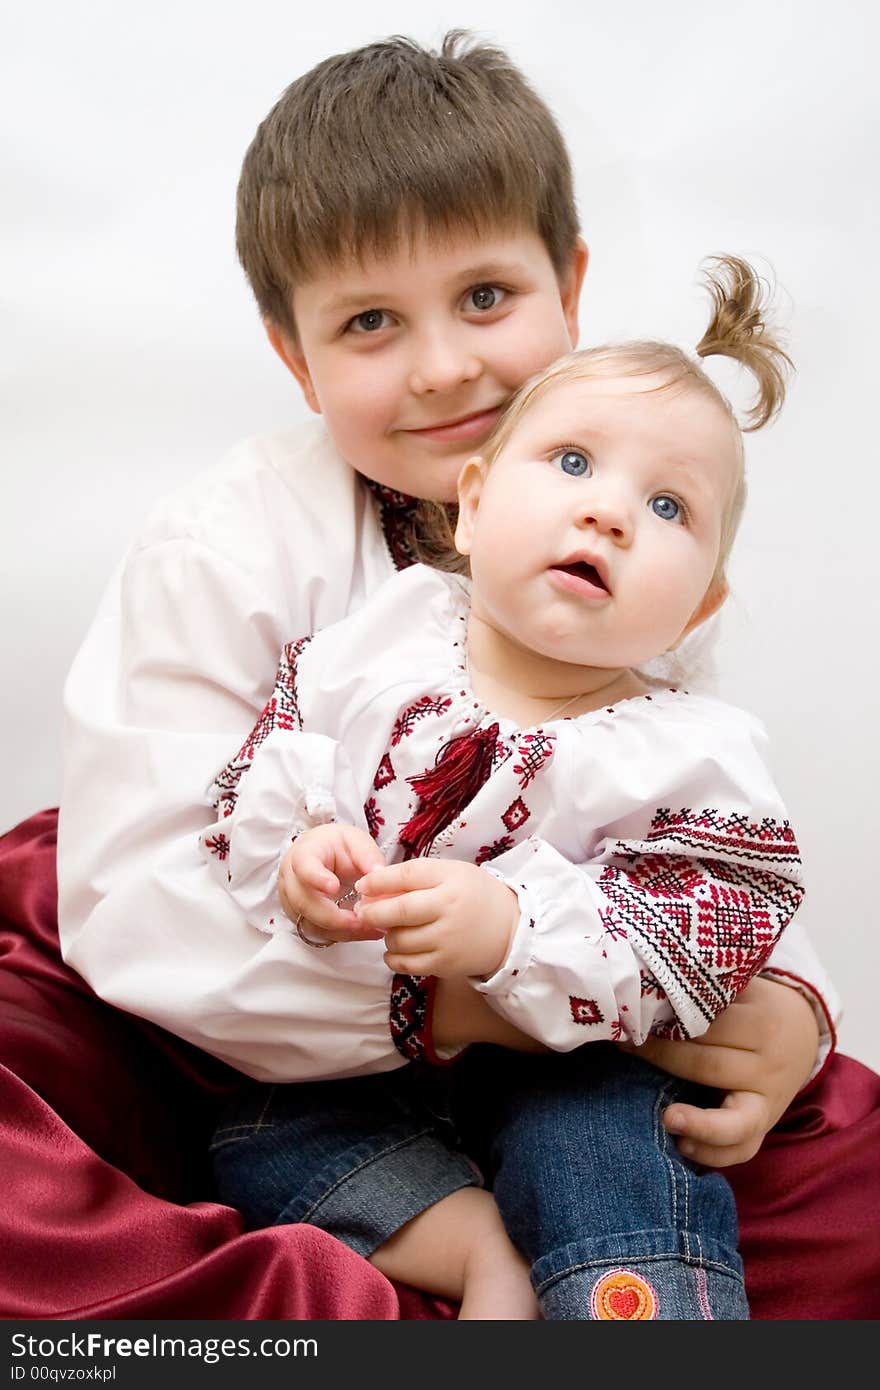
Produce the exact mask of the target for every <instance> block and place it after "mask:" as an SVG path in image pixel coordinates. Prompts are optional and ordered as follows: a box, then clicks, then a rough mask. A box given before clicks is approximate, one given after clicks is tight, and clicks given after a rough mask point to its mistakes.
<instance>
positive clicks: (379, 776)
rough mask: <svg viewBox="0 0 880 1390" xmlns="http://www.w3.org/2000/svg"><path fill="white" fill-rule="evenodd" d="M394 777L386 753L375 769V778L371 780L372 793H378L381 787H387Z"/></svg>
mask: <svg viewBox="0 0 880 1390" xmlns="http://www.w3.org/2000/svg"><path fill="white" fill-rule="evenodd" d="M396 777H397V773H396V772H395V771H394V766H393V764H392V762H391V759H390V757H389V756H388V754H387V753H386V754H385V757H384V758H383V759H382V761H381V763H380V764H379V766H378V767H377V768H376V776H375V777H374V778H373V791H374V792H380V791H381V790H382V788H383V787H387V786H388V785H389V783H390V782H393V781H394V780H395V778H396Z"/></svg>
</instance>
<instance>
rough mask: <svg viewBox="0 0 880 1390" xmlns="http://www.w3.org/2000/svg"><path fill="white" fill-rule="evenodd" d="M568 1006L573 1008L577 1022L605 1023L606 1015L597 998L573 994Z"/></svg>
mask: <svg viewBox="0 0 880 1390" xmlns="http://www.w3.org/2000/svg"><path fill="white" fill-rule="evenodd" d="M568 1006H569V1008H570V1009H571V1016H572V1018H573V1019H574V1021H575V1023H583V1024H590V1023H604V1022H605V1015H604V1014H603V1013H602V1011H601V1009H600V1008H599V1005H598V1003H597V1002H596V1000H595V999H578V997H577V995H574V994H571V995H569V998H568Z"/></svg>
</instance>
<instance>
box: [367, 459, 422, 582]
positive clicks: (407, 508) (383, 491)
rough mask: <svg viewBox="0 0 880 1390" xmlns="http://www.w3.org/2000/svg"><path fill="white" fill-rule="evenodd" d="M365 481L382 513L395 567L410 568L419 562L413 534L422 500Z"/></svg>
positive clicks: (387, 541) (382, 522)
mask: <svg viewBox="0 0 880 1390" xmlns="http://www.w3.org/2000/svg"><path fill="white" fill-rule="evenodd" d="M364 482H365V483H366V485H367V487H368V488H369V490H370V492H371V493H372V494H373V499H374V501H375V503H376V506H377V508H378V510H379V524H380V526H381V527H382V534H383V535H384V537H385V544H386V545H387V546H388V551H389V553H390V555H391V559H392V561H393V563H394V568H395V569H398V570H405V569H409V567H410V565H414V564H415V563H416V554H415V551H414V550H413V543H412V533H413V523H414V521H415V515H416V509H417V507H418V505H419V499H418V498H417V497H408V496H407V495H406V493H405V492H395V490H394V488H390V487H384V486H383V484H382V483H376V482H373V480H372V478H364Z"/></svg>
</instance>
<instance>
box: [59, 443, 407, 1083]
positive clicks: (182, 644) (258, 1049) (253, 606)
mask: <svg viewBox="0 0 880 1390" xmlns="http://www.w3.org/2000/svg"><path fill="white" fill-rule="evenodd" d="M270 445H271V449H273V450H275V453H272V454H271V456H270V457H268V461H267V462H266V463H265V465H264V464H263V462H262V458H263V455H265V454H268V453H269V452H270V450H269V448H268V447H264V446H263V445H262V442H261V447H260V456H259V457H258V458H257V459H256V462H255V464H254V470H253V477H252V478H251V472H250V465H251V462H252V459H253V454H254V451H253V449H251V452H250V454H249V456H248V458H247V459H246V460H245V463H246V464H247V467H248V479H250V481H247V482H246V483H241V484H239V482H238V475H236V483H235V487H234V488H231V487H228V486H227V487H226V493H227V494H228V499H227V502H226V503H224V505H223V507H222V508H221V506H220V501H221V500H222V499H219V500H218V496H217V487H216V485H214V486H213V490H212V487H209V486H207V485H206V488H205V493H204V505H203V506H200V507H199V508H198V509H195V508H191V509H190V510H191V511H195V510H197V511H198V516H197V518H196V520H197V521H198V527H197V526H196V524H195V522H193V523H192V524H190V516H189V514H187V515H186V516H184V517H183V519H182V520H180V519H179V517H178V512H179V508H177V507H176V504H175V509H174V510H173V515H172V508H170V507H168V508H166V509H165V511H164V513H163V515H162V518H161V520H162V523H163V528H164V531H167V532H168V534H167V535H166V534H164V533H163V534H157V530H158V528H157V526H155V525H151V528H150V537H149V540H148V542H145V543H143V544H141V545H140V546H139V547H138V548H136V549H135V550H134V551H133V552H132V553H131V555H130V556H129V558H128V560H127V562H126V564H125V566H124V567H123V569H122V571H121V572H120V575H119V576H118V578H117V580H116V581H115V582H114V584H113V585H112V586H111V588H110V590H109V592H108V594H107V596H106V597H105V599H104V601H103V603H102V605H101V608H100V610H99V613H98V615H97V617H96V619H95V622H94V624H93V626H92V629H91V630H90V632H89V634H88V636H87V638H86V641H85V643H84V645H83V648H82V649H81V651H80V654H79V655H78V657H77V660H76V662H75V664H74V668H73V670H72V672H71V676H70V679H69V682H68V686H67V689H66V700H65V702H66V717H67V731H66V750H65V753H66V757H65V763H66V766H65V784H64V795H63V800H62V810H61V825H60V838H59V871H60V872H59V880H60V907H59V918H60V928H61V937H62V948H63V951H64V954H65V958H66V959H67V960H68V962H69V963H70V964H71V965H72V966H73V967H74V968H75V969H76V970H78V971H79V972H80V973H81V974H82V975H83V976H84V977H85V978H86V979H87V980H88V981H89V983H90V984H91V985H92V987H93V988H94V989H95V990H96V992H97V993H98V994H99V995H100V996H101V997H102V998H104V999H107V1000H108V1001H109V1002H111V1003H113V1004H116V1005H118V1006H119V1007H121V1008H124V1009H126V1010H128V1011H129V1012H131V1013H134V1014H136V1015H139V1016H141V1017H145V1018H148V1019H150V1020H151V1021H153V1022H155V1023H158V1024H159V1025H161V1026H163V1027H165V1028H167V1029H169V1031H171V1032H173V1033H176V1034H177V1035H179V1036H181V1037H184V1038H186V1039H188V1040H189V1041H192V1042H193V1043H195V1044H196V1045H198V1046H200V1047H202V1048H204V1049H205V1050H207V1051H209V1052H211V1053H213V1054H214V1055H217V1056H219V1057H221V1058H223V1059H224V1060H226V1061H228V1062H230V1063H232V1064H233V1065H234V1066H237V1067H239V1068H240V1069H241V1070H243V1071H245V1072H247V1073H248V1074H251V1075H254V1076H259V1077H261V1078H264V1079H268V1080H278V1079H281V1078H284V1079H289V1078H291V1077H293V1076H296V1075H298V1074H302V1075H303V1076H307V1075H317V1074H330V1073H331V1072H332V1070H333V1068H332V1066H330V1067H328V1068H327V1069H326V1071H325V1070H324V1069H323V1068H322V1065H321V1057H320V1050H321V1049H318V1048H316V1047H313V1046H312V1043H309V1044H308V1045H307V1044H306V1042H304V1037H303V1028H302V1024H301V1021H300V1020H297V1019H294V1018H293V1017H292V1016H291V1011H290V1008H289V1001H290V999H291V997H292V995H291V991H292V989H293V987H294V984H295V981H296V979H297V977H298V971H297V965H296V963H295V962H294V960H293V958H292V955H291V951H290V944H289V942H288V943H286V944H285V942H284V941H274V940H272V939H269V938H266V937H263V936H262V935H261V934H259V933H256V932H254V931H253V930H251V929H249V928H248V927H247V926H246V923H245V921H244V917H243V915H242V912H241V909H240V908H239V907H237V906H236V904H235V903H233V901H232V899H231V898H230V897H229V895H228V893H227V892H226V891H225V889H224V888H223V886H222V885H221V884H219V883H217V882H216V881H215V879H214V878H213V877H212V874H211V872H210V869H209V867H208V865H207V864H206V863H205V861H204V858H203V856H202V854H201V851H200V848H199V835H200V834H201V833H202V832H203V831H204V830H205V829H206V828H207V826H208V825H209V824H210V823H211V821H212V820H213V819H214V813H213V811H212V810H211V805H210V801H209V800H208V798H207V797H206V789H207V787H208V786H209V784H210V782H211V780H212V778H213V777H214V776H215V775H216V773H217V769H218V768H220V767H222V766H223V764H224V762H225V761H226V760H227V759H228V757H229V754H230V750H231V749H234V748H237V747H239V746H240V745H241V744H242V742H243V740H244V738H245V736H246V734H247V732H248V730H249V729H250V728H251V726H252V725H253V723H254V720H255V718H256V717H257V715H258V714H259V711H260V709H261V708H262V707H263V705H264V704H265V701H266V700H267V698H268V696H269V694H270V693H271V689H272V682H273V678H274V674H275V669H276V665H277V659H278V652H279V650H280V649H281V646H282V644H283V643H284V641H285V640H287V638H289V637H290V635H291V633H292V632H297V631H307V630H309V629H310V628H311V626H312V624H313V623H314V622H315V621H317V622H319V623H328V622H331V621H334V620H335V619H336V618H339V617H341V616H343V615H344V613H345V612H346V610H347V608H348V607H349V605H350V604H351V602H352V596H353V594H356V593H357V591H358V587H359V586H360V585H362V583H363V579H362V576H361V570H360V569H359V567H360V566H362V565H364V564H366V563H370V564H373V565H374V566H375V567H376V568H377V569H380V567H381V566H383V565H384V567H385V569H384V570H382V571H381V573H386V572H387V569H388V568H389V567H390V561H389V560H388V559H387V552H386V551H385V550H384V544H383V543H381V538H379V539H377V541H376V544H375V545H374V547H373V550H372V551H371V552H369V553H368V554H367V556H366V560H365V559H364V551H365V549H366V547H365V545H363V544H362V545H361V547H360V554H359V555H358V537H357V527H361V528H363V527H364V526H365V525H366V523H365V521H364V518H363V516H362V514H361V513H360V512H359V511H358V508H359V507H360V506H361V503H360V502H359V500H358V495H356V494H355V492H354V484H353V483H352V482H350V481H346V478H345V477H341V478H340V477H338V476H337V475H336V474H335V473H334V466H336V467H341V465H338V464H337V465H334V459H333V457H332V456H329V455H327V454H323V455H321V456H320V457H318V456H316V458H315V460H314V464H312V463H311V462H310V460H309V458H307V457H305V456H304V455H303V453H302V452H301V451H300V452H297V453H295V454H294V453H292V452H291V450H290V449H286V450H285V453H284V456H283V457H279V456H278V448H279V447H280V446H278V445H277V444H276V441H275V440H273V441H271V442H270ZM303 469H305V476H306V477H307V481H308V485H309V487H311V486H314V487H315V489H316V492H315V495H316V496H317V495H323V496H324V497H325V498H326V500H327V506H328V517H327V522H326V525H324V526H323V529H322V519H321V516H320V515H318V514H315V515H310V514H309V513H308V512H307V510H306V509H305V507H304V506H303V504H302V503H301V502H300V500H299V498H298V496H297V495H296V493H295V491H294V489H293V482H294V481H295V478H296V477H297V476H299V471H301V470H303ZM285 470H286V474H285ZM294 470H297V471H294ZM239 471H241V472H242V474H243V471H244V470H243V469H242V470H239ZM311 472H314V473H315V474H318V473H319V474H320V479H319V478H318V477H315V478H311V477H310V473H311ZM321 479H323V487H324V492H323V494H319V492H318V488H319V483H320V480H321ZM211 482H212V483H213V480H211ZM221 483H222V479H221ZM343 484H345V486H347V488H348V492H345V491H344V488H343ZM223 486H226V485H225V484H223ZM206 514H209V515H208V521H206V520H205V515H206ZM169 518H170V519H169ZM209 522H210V524H208V523H209ZM203 532H208V533H210V534H207V535H203V534H202V533H203ZM377 536H378V533H377ZM380 544H382V548H381V549H380V548H379V546H380ZM379 577H381V575H380V576H379ZM291 596H292V598H291ZM313 954H314V955H315V956H316V957H317V956H319V955H320V954H321V953H319V952H314V953H313ZM328 954H329V953H328ZM356 1011H357V1010H356V1009H355V1012H356ZM355 1026H356V1023H353V1024H352V1028H353V1029H354V1027H355ZM306 1031H308V1030H306ZM313 1041H314V1039H312V1042H313ZM333 1045H334V1044H333V1039H332V1037H330V1036H329V1034H328V1036H327V1037H325V1038H323V1039H322V1043H321V1048H322V1049H325V1051H327V1052H329V1051H332V1048H333ZM391 1064H395V1063H394V1059H391ZM370 1069H371V1067H370V1065H369V1058H367V1059H366V1065H365V1066H364V1068H363V1070H370ZM373 1069H379V1070H381V1069H382V1065H381V1064H380V1065H379V1066H378V1067H374V1068H373Z"/></svg>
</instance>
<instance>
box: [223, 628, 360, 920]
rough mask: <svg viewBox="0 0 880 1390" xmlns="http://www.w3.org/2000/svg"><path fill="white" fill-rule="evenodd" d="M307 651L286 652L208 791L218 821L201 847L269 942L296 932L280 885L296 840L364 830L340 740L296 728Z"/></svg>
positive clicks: (299, 646) (299, 647)
mask: <svg viewBox="0 0 880 1390" xmlns="http://www.w3.org/2000/svg"><path fill="white" fill-rule="evenodd" d="M306 646H307V639H304V640H302V641H300V642H296V643H291V644H289V645H288V646H287V647H285V648H284V651H283V653H282V657H281V662H280V665H279V668H278V676H277V678H276V682H275V688H274V690H273V692H272V695H271V696H270V698H269V700H268V701H267V703H266V706H265V708H264V710H263V712H262V714H261V715H260V718H259V719H258V720H257V723H256V724H255V726H254V728H253V730H252V731H251V733H250V735H249V736H248V738H247V740H246V741H245V743H244V745H243V747H242V748H241V749H240V751H239V752H238V754H237V755H236V756H235V758H233V759H232V760H231V762H229V763H228V764H227V765H226V767H225V768H224V769H223V770H222V772H221V773H220V774H219V775H218V776H217V778H216V779H215V780H214V782H213V784H212V786H211V788H210V789H209V792H208V795H209V797H210V799H211V801H212V803H213V805H214V809H215V810H216V812H217V820H216V821H215V822H214V823H213V824H212V825H210V826H209V827H208V829H207V830H206V831H204V833H203V834H202V836H201V839H200V843H201V846H202V850H203V852H204V854H205V856H206V858H207V862H208V863H209V865H210V866H211V870H212V873H213V874H214V877H215V878H216V879H217V880H218V881H219V882H221V883H223V884H224V886H225V887H226V890H227V891H228V892H229V894H230V895H231V896H232V898H233V899H234V900H235V902H236V903H237V904H238V906H239V907H240V908H241V909H242V911H243V913H244V916H245V920H246V921H247V922H248V923H249V925H250V926H252V927H256V928H257V929H258V930H259V931H264V932H268V933H270V934H271V933H274V932H289V931H291V930H292V929H293V923H292V922H291V921H290V919H289V918H288V917H287V916H286V915H285V914H284V911H283V909H282V907H281V901H280V898H279V895H278V889H277V879H278V870H279V868H280V864H281V858H282V855H283V854H284V852H285V850H286V849H287V848H288V846H289V845H290V844H292V843H293V841H294V840H296V838H297V836H298V835H301V834H302V832H303V831H304V830H309V829H311V828H312V827H313V826H316V825H327V824H329V823H331V822H333V821H341V822H344V823H346V824H348V825H358V826H363V828H364V829H366V822H365V820H364V814H363V810H362V796H361V795H360V794H359V792H358V787H357V783H356V780H355V775H354V770H353V768H352V765H351V760H350V758H349V755H348V753H347V752H346V750H345V749H344V748H343V747H342V744H341V743H339V742H338V741H337V740H336V739H334V738H329V737H328V736H327V735H326V734H318V733H307V732H304V731H303V730H302V729H301V728H300V727H299V711H298V688H297V662H298V659H299V657H300V656H301V654H302V651H303V649H304V648H305V647H306Z"/></svg>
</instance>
